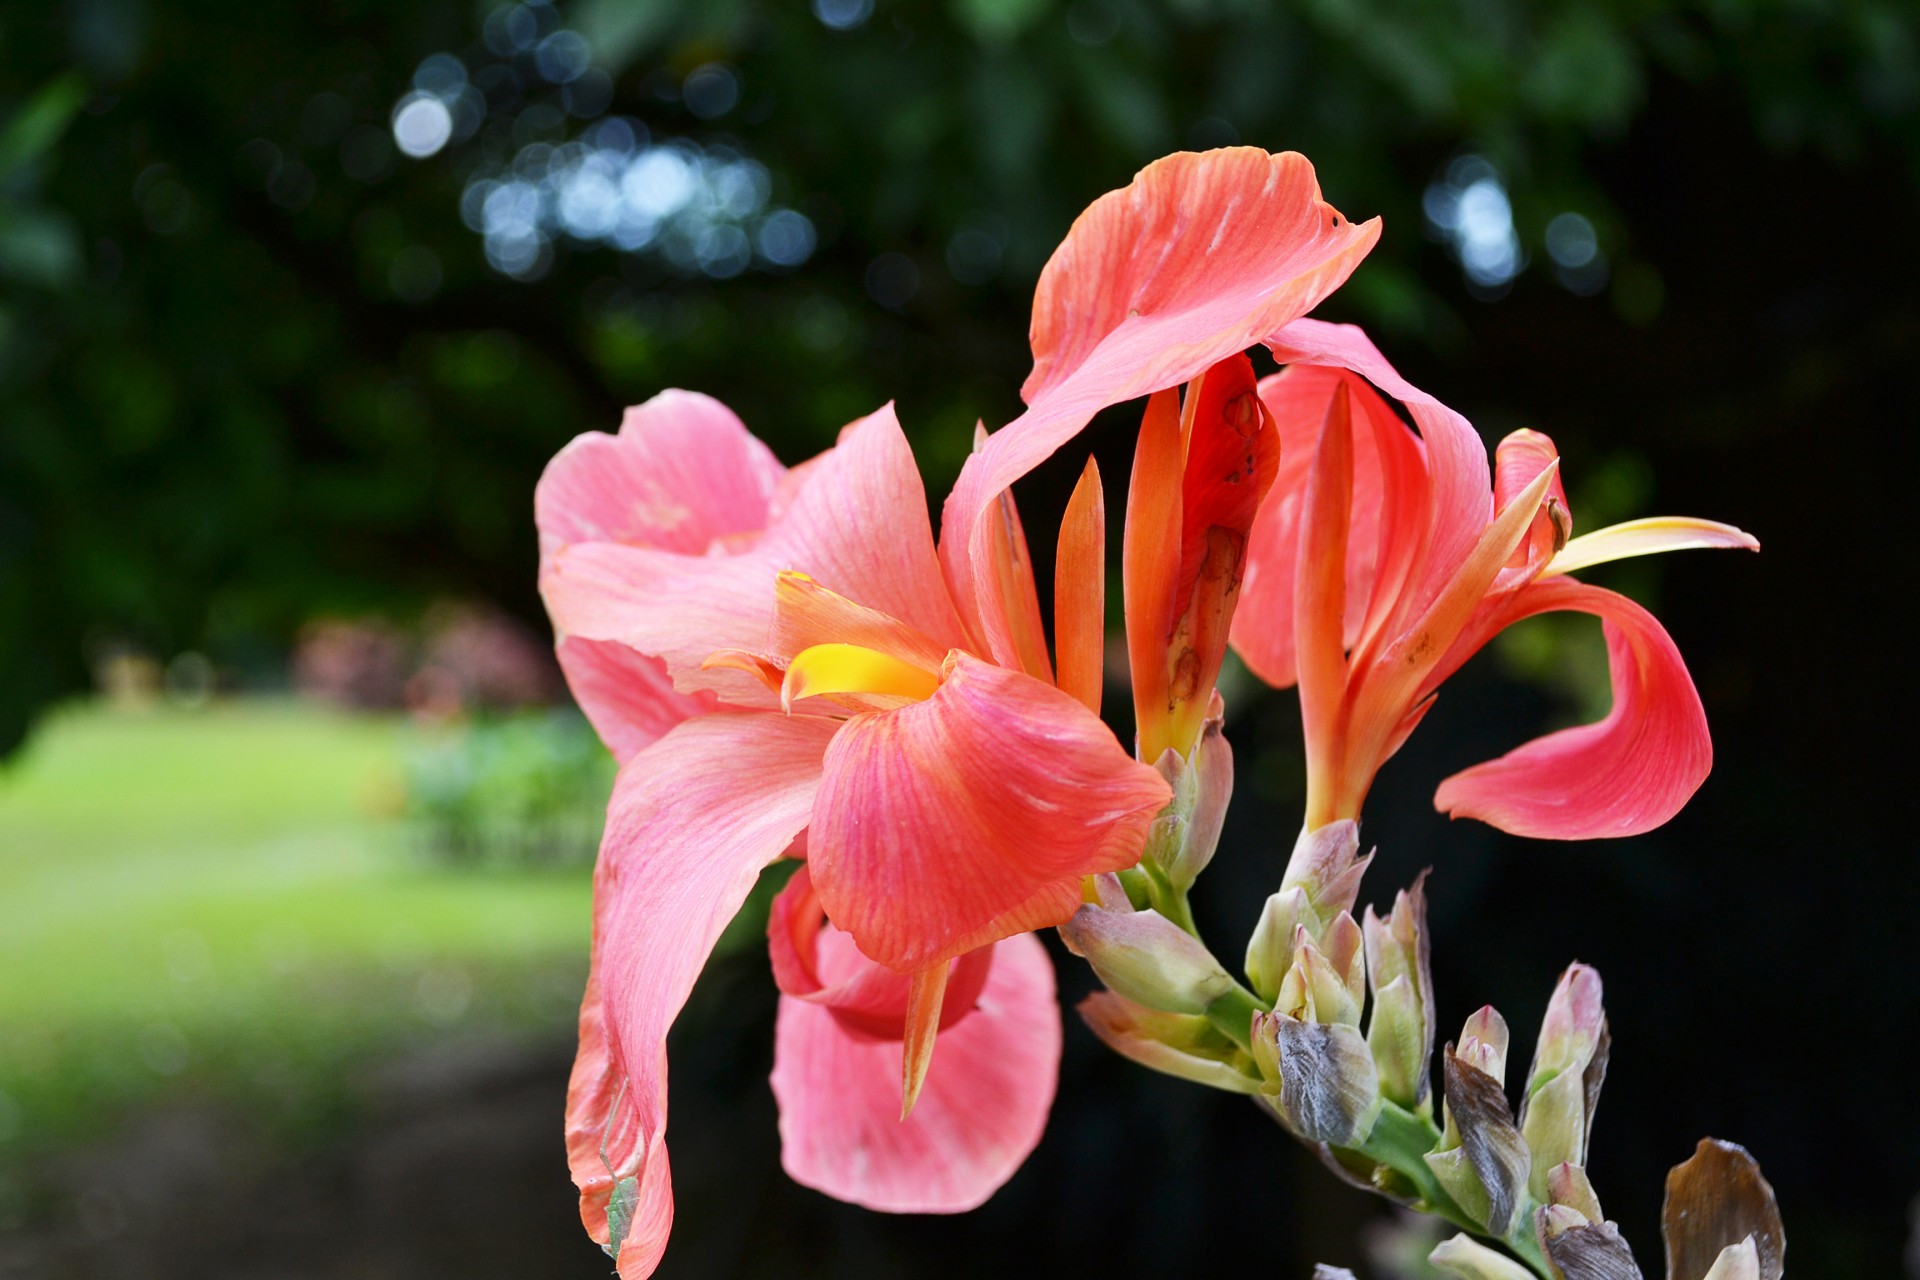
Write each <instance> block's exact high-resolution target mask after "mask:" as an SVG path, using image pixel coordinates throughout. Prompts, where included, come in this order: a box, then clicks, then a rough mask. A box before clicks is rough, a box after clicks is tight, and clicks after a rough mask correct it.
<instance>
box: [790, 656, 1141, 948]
mask: <svg viewBox="0 0 1920 1280" xmlns="http://www.w3.org/2000/svg"><path fill="white" fill-rule="evenodd" d="M1170 795H1171V793H1170V792H1169V790H1168V788H1167V784H1166V783H1165V782H1164V781H1162V779H1161V778H1160V775H1159V774H1157V773H1155V772H1154V771H1153V770H1152V769H1150V768H1148V767H1147V766H1146V765H1143V764H1140V763H1139V762H1137V761H1135V760H1134V759H1132V758H1131V757H1130V756H1129V755H1128V754H1127V753H1126V752H1125V751H1124V750H1122V749H1121V746H1120V744H1119V742H1117V741H1116V740H1115V739H1114V736H1113V733H1112V731H1111V730H1109V729H1108V728H1107V727H1106V726H1105V725H1104V724H1102V723H1101V722H1100V720H1099V718H1098V717H1096V716H1094V715H1093V714H1092V713H1090V712H1089V711H1088V710H1087V709H1086V708H1085V707H1083V706H1082V705H1080V703H1079V702H1078V701H1076V700H1075V699H1074V698H1072V697H1071V696H1069V695H1067V694H1064V693H1061V692H1060V691H1059V690H1058V689H1055V688H1053V687H1052V686H1051V685H1047V684H1044V683H1042V682H1041V681H1039V680H1035V679H1033V678H1032V677H1031V676H1027V675H1024V674H1021V673H1019V672H1013V671H1008V670H1005V669H1004V668H1001V667H995V666H992V665H990V664H988V663H985V662H982V661H980V660H978V659H976V658H973V657H971V656H969V655H967V654H964V653H956V654H955V655H953V657H952V658H950V659H949V665H948V670H947V675H946V678H945V680H944V681H942V683H941V685H940V688H939V690H938V691H937V692H935V693H934V695H933V697H931V698H930V699H928V700H927V701H925V702H921V703H917V704H915V705H912V706H908V707H902V708H900V709H899V710H895V711H888V712H882V713H874V714H868V715H861V716H856V717H854V718H853V719H852V720H850V721H848V722H847V724H846V726H845V727H844V728H843V729H842V730H841V731H840V733H839V734H838V735H837V736H836V737H835V738H834V741H833V745H832V746H831V747H829V748H828V751H827V762H826V772H825V776H824V777H823V779H822V781H821V787H820V795H819V800H818V802H817V803H816V804H815V807H814V814H813V824H812V828H811V831H810V833H809V836H808V859H809V867H810V869H811V871H812V874H813V883H814V887H815V889H816V890H817V891H818V892H819V894H820V900H821V903H822V904H823V905H824V906H825V908H826V912H827V915H828V916H829V917H831V918H832V920H833V922H834V923H835V924H836V925H838V926H839V927H840V928H841V929H843V930H845V931H846V932H848V933H849V934H851V935H852V936H853V938H854V940H855V942H856V943H858V944H859V947H860V949H861V951H863V952H864V953H865V954H866V955H868V956H869V957H871V958H872V959H874V960H877V961H879V962H880V963H881V964H884V965H886V966H888V967H889V968H892V969H895V970H898V971H899V972H901V973H913V972H916V971H918V970H921V969H924V968H926V967H928V966H929V965H932V964H934V963H936V962H938V961H940V960H943V959H947V958H949V957H951V956H956V955H959V954H961V953H962V952H965V951H970V950H972V949H973V948H975V947H978V946H984V945H985V944H987V943H989V942H992V941H994V940H995V939H996V938H1002V937H1007V936H1009V935H1011V934H1013V933H1020V932H1025V931H1027V930H1030V929H1037V928H1043V927H1046V926H1048V925H1052V924H1057V923H1059V922H1060V921H1061V920H1064V919H1066V918H1067V917H1068V916H1070V915H1071V914H1072V913H1073V911H1074V910H1075V909H1076V908H1077V906H1078V902H1079V878H1080V877H1081V876H1082V875H1086V874H1090V873H1094V872H1099V871H1115V870H1119V869H1120V868H1122V867H1129V866H1132V865H1133V863H1134V862H1135V861H1136V860H1137V859H1138V857H1139V853H1140V846H1141V842H1142V841H1143V840H1144V839H1145V836H1146V830H1147V826H1148V824H1149V823H1150V822H1151V821H1152V819H1153V816H1154V814H1156V813H1158V812H1159V811H1160V809H1161V808H1163V807H1164V806H1165V805H1166V803H1167V801H1168V799H1169V798H1170Z"/></svg>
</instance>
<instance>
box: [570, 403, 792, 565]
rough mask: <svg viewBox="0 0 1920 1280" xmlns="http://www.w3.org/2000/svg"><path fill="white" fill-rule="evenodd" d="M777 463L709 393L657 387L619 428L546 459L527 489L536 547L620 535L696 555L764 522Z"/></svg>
mask: <svg viewBox="0 0 1920 1280" xmlns="http://www.w3.org/2000/svg"><path fill="white" fill-rule="evenodd" d="M785 470H786V469H785V468H784V467H782V466H781V465H780V462H779V460H778V459H776V458H775V457H774V456H773V451H772V450H770V449H768V448H767V446H766V445H764V444H762V443H760V441H758V440H756V439H754V437H753V436H752V435H751V434H749V433H748V431H747V429H746V427H745V426H743V425H741V422H740V419H739V418H737V417H735V416H734V414H733V411H732V410H731V409H728V408H727V407H726V406H725V405H723V404H721V403H720V402H719V401H718V400H714V399H712V398H711V397H709V396H703V395H700V394H698V393H696V392H692V391H662V392H661V393H660V394H659V395H657V396H655V397H654V398H653V399H651V400H649V401H647V402H646V403H645V404H643V405H636V406H634V407H633V408H631V409H628V410H627V416H626V418H625V419H624V420H623V421H622V422H621V424H620V434H619V435H617V436H610V435H607V434H605V433H603V432H599V431H590V432H588V433H587V434H585V435H582V436H578V437H575V439H574V440H573V442H572V443H571V444H569V445H567V447H566V448H564V449H562V450H561V451H560V452H559V453H558V454H556V455H555V456H554V459H553V461H552V462H550V463H548V464H547V469H546V472H545V473H544V474H543V475H541V477H540V483H539V485H538V486H536V487H535V489H534V491H533V511H534V521H535V523H536V524H538V525H539V527H540V546H541V550H542V551H543V552H544V551H547V550H550V549H551V548H552V547H554V546H558V545H560V544H562V543H568V542H619V543H625V544H627V545H629V546H636V547H659V548H661V549H662V550H665V551H679V552H684V553H687V554H691V555H699V554H702V553H704V552H705V551H706V550H707V548H708V547H709V546H711V545H712V544H713V543H714V542H715V541H716V540H718V539H721V538H725V537H728V536H729V535H733V534H738V533H745V532H757V531H758V530H760V529H762V528H764V527H765V526H766V522H767V503H768V501H769V500H770V499H771V497H772V496H773V492H774V488H775V486H776V485H778V483H779V481H780V477H781V474H782V473H783V472H784V471H785Z"/></svg>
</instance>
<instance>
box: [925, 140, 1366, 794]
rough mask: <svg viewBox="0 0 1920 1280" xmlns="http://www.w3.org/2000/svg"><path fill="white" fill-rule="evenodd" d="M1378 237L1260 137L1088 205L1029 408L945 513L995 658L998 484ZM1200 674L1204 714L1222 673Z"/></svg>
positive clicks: (1070, 235)
mask: <svg viewBox="0 0 1920 1280" xmlns="http://www.w3.org/2000/svg"><path fill="white" fill-rule="evenodd" d="M1379 238H1380V220H1379V219H1377V218H1375V219H1372V220H1371V221H1368V222H1365V223H1361V224H1359V225H1355V224H1354V223H1352V222H1349V221H1347V219H1345V218H1344V217H1342V216H1341V214H1340V212H1339V210H1337V209H1335V208H1334V207H1333V206H1332V205H1330V204H1328V203H1326V201H1324V200H1322V199H1321V198H1320V186H1319V183H1318V182H1317V181H1316V180H1315V178H1314V173H1313V166H1312V165H1311V164H1309V163H1308V162H1307V160H1306V158H1305V157H1304V156H1301V155H1298V154H1296V153H1294V152H1285V153H1282V154H1278V155H1270V154H1268V153H1267V152H1265V151H1262V150H1260V149H1259V148H1257V147H1229V148H1225V149H1222V150H1218V151H1206V152H1199V153H1194V152H1182V153H1179V154H1177V155H1171V156H1167V157H1165V158H1163V159H1160V160H1156V161H1154V162H1153V163H1152V164H1150V165H1148V166H1147V167H1146V168H1144V169H1142V170H1141V171H1140V172H1139V174H1138V175H1136V176H1135V178H1134V180H1133V181H1132V183H1130V184H1129V185H1128V186H1126V187H1125V188H1123V189H1121V190H1119V191H1113V192H1109V193H1108V194H1106V195H1104V196H1101V197H1100V198H1099V199H1098V200H1096V201H1094V202H1093V204H1092V205H1090V206H1089V207H1088V208H1087V210H1086V211H1085V212H1084V213H1082V214H1081V215H1080V217H1079V218H1078V219H1077V220H1076V221H1075V222H1074V224H1073V227H1072V229H1071V230H1069V231H1068V232H1067V238H1066V239H1065V240H1064V241H1062V242H1061V245H1060V247H1059V248H1058V249H1056V250H1054V253H1053V256H1052V257H1051V258H1050V259H1048V261H1047V265H1046V268H1045V269H1044V270H1043V271H1042V272H1041V274H1040V283H1039V287H1038V289H1037V290H1036V291H1035V293H1034V299H1033V323H1032V328H1031V335H1030V336H1031V339H1032V345H1033V372H1032V373H1031V374H1029V375H1028V376H1027V380H1026V383H1025V385H1024V386H1022V387H1021V389H1020V394H1021V396H1022V398H1023V399H1025V401H1026V403H1027V410H1026V412H1025V413H1023V414H1021V415H1020V416H1019V417H1018V418H1016V419H1014V421H1012V422H1011V423H1009V424H1007V425H1006V426H1005V427H1003V428H1002V429H1001V430H999V431H997V432H995V433H994V434H993V435H992V436H990V437H989V438H988V439H987V440H986V442H985V444H984V445H983V447H982V448H981V449H980V450H979V451H978V452H976V453H975V454H974V456H973V457H972V458H970V459H968V461H967V465H966V467H965V468H964V469H963V470H962V471H961V473H960V479H959V482H958V483H957V484H955V485H954V489H953V493H952V494H951V495H949V497H948V498H947V503H946V507H945V510H944V514H943V515H942V517H941V542H940V557H941V563H942V565H943V566H944V568H945V570H946V574H947V581H948V583H949V585H950V586H951V587H952V588H953V594H954V601H955V604H956V606H957V607H958V608H959V609H960V611H961V613H962V615H963V617H965V619H966V621H967V625H968V627H969V628H970V629H971V630H972V631H973V632H974V633H975V634H977V635H979V636H981V637H982V638H983V639H985V640H986V642H987V644H988V646H989V649H990V651H991V653H992V654H993V656H994V657H995V659H996V660H998V661H1001V662H1006V661H1009V660H1010V655H1012V654H1013V653H1014V652H1015V651H1016V647H1017V646H1016V642H1015V631H1014V626H1013V624H1012V620H1011V619H1010V618H1009V615H1008V612H1007V609H1006V605H1005V602H1004V601H1003V600H1002V599H1001V598H1000V597H999V596H997V595H996V594H995V593H994V592H992V591H991V590H987V591H982V590H979V589H977V588H976V585H975V584H976V582H977V581H978V580H979V579H978V575H977V574H976V572H975V569H974V566H975V565H976V564H979V563H981V562H983V561H987V560H990V559H992V557H993V555H994V554H995V552H994V548H995V546H996V539H997V538H998V537H999V534H998V532H997V529H998V527H999V524H1000V522H999V521H997V520H996V519H994V518H993V516H992V511H993V507H994V504H995V503H996V502H997V501H998V500H999V495H1001V494H1002V493H1004V492H1005V491H1006V490H1007V488H1008V487H1009V486H1010V485H1012V484H1013V483H1014V481H1016V480H1018V479H1019V478H1020V477H1021V476H1024V475H1025V474H1027V472H1029V471H1031V470H1032V469H1033V468H1034V467H1036V466H1038V465H1039V464H1040V463H1041V462H1042V461H1043V460H1045V459H1046V458H1047V457H1048V456H1049V455H1050V454H1052V453H1053V452H1054V450H1056V449H1058V448H1059V447H1060V446H1061V445H1063V444H1065V443H1066V442H1067V441H1068V440H1070V439H1072V438H1073V436H1074V435H1075V434H1077V433H1078V432H1079V431H1080V429H1081V428H1083V427H1084V426H1086V425H1087V423H1088V422H1089V421H1091V420H1092V418H1093V416H1094V415H1095V414H1096V413H1098V412H1100V410H1102V409H1104V408H1107V407H1108V406H1111V405H1116V404H1121V403H1124V402H1125V401H1128V400H1134V399H1138V398H1139V397H1142V396H1148V395H1152V394H1153V393H1155V392H1162V391H1166V390H1168V389H1169V388H1173V387H1178V386H1181V385H1182V384H1186V383H1191V382H1194V381H1195V380H1196V379H1201V378H1202V377H1203V375H1206V374H1207V373H1208V371H1209V370H1211V369H1213V368H1214V367H1215V366H1217V365H1219V364H1220V363H1221V362H1222V361H1225V360H1228V359H1229V358H1232V357H1237V356H1240V355H1241V354H1242V353H1243V352H1245V351H1246V350H1247V349H1248V348H1249V347H1252V346H1255V345H1257V344H1259V343H1263V342H1265V341H1267V340H1268V339H1269V338H1270V337H1271V336H1273V335H1274V334H1276V333H1278V332H1279V331H1280V330H1281V329H1282V327H1284V326H1285V325H1287V324H1288V323H1289V322H1291V321H1293V320H1295V319H1297V318H1298V317H1300V316H1302V315H1305V314H1306V313H1307V312H1308V311H1310V310H1312V309H1313V308H1314V307H1315V306H1317V305H1319V303H1320V301H1321V300H1322V299H1323V298H1325V297H1326V296H1327V295H1328V294H1330V293H1332V292H1333V291H1334V290H1335V289H1337V288H1339V287H1340V285H1341V284H1342V283H1343V282H1344V281H1345V280H1346V278H1347V277H1348V276H1349V275H1350V274H1352V272H1353V269H1354V267H1356V266H1357V265H1359V262H1360V260H1361V259H1362V258H1364V257H1365V256H1366V255H1367V251H1368V250H1370V249H1371V248H1373V245H1374V242H1375V241H1376V240H1378V239H1379ZM1136 474H1138V473H1137V472H1136ZM1255 500H1256V501H1257V497H1256V499H1255ZM1131 577H1132V574H1131V571H1130V572H1129V578H1130V579H1131ZM1176 585H1187V581H1186V579H1185V577H1184V575H1183V577H1182V579H1181V582H1180V583H1179V584H1176ZM1187 603H1188V601H1187V600H1185V599H1182V600H1181V601H1180V608H1181V610H1182V611H1184V610H1185V608H1186V605H1187ZM1229 607H1230V606H1229ZM1132 608H1133V606H1132V605H1131V604H1130V605H1129V609H1130V610H1131V609H1132ZM1183 616H1184V615H1183ZM1221 620H1222V621H1224V617H1223V618H1222V619H1221ZM1197 687H1201V688H1202V692H1200V694H1199V696H1198V702H1199V705H1200V708H1201V712H1202V713H1204V709H1205V706H1206V702H1207V690H1209V689H1210V687H1211V682H1210V681H1209V682H1207V684H1206V685H1205V686H1197ZM1157 714H1158V713H1157ZM1173 719H1174V720H1176V721H1179V725H1178V731H1179V732H1180V733H1185V732H1186V730H1187V729H1188V728H1190V727H1191V725H1190V724H1189V723H1188V721H1189V720H1190V719H1191V717H1190V715H1188V714H1187V713H1184V712H1183V713H1180V714H1174V715H1173ZM1168 728H1169V730H1170V731H1172V730H1173V729H1174V728H1175V726H1173V725H1169V726H1168ZM1142 749H1143V752H1144V751H1146V750H1150V748H1149V747H1147V746H1146V745H1144V741H1143V748H1142ZM1144 758H1145V759H1147V760H1153V759H1156V758H1157V757H1156V756H1155V755H1145V756H1144Z"/></svg>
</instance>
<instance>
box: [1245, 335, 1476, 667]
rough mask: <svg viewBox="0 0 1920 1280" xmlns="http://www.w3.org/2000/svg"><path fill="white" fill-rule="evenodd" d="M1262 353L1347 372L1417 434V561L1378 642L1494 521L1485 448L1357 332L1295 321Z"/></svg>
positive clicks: (1434, 591) (1430, 596)
mask: <svg viewBox="0 0 1920 1280" xmlns="http://www.w3.org/2000/svg"><path fill="white" fill-rule="evenodd" d="M1267 345H1268V347H1270V348H1271V349H1272V351H1273V356H1274V359H1276V360H1278V361H1280V362H1281V363H1282V364H1312V365H1329V366H1332V367H1335V368H1342V369H1350V370H1352V371H1353V372H1355V373H1357V374H1359V375H1360V376H1361V377H1363V378H1365V379H1366V380H1367V381H1369V382H1371V383H1373V385H1374V386H1376V387H1379V388H1380V389H1381V390H1382V391H1384V392H1386V393H1387V394H1388V395H1390V396H1393V397H1394V398H1395V399H1397V400H1399V401H1400V402H1401V403H1402V404H1404V405H1405V406H1406V407H1407V411H1408V412H1409V413H1410V414H1412V415H1413V422H1414V425H1415V426H1416V427H1418V428H1419V429H1420V438H1421V441H1422V443H1423V446H1424V450H1425V453H1426V458H1427V474H1428V477H1429V480H1428V488H1429V494H1428V499H1427V503H1426V506H1425V509H1426V512H1427V519H1428V526H1427V530H1426V533H1425V535H1424V539H1423V541H1424V546H1423V549H1422V554H1421V556H1420V559H1419V562H1418V563H1417V564H1416V565H1414V566H1413V567H1412V568H1411V570H1410V572H1409V574H1408V577H1407V580H1406V586H1405V588H1404V589H1402V590H1400V591H1399V592H1397V593H1395V598H1394V608H1393V611H1392V613H1391V615H1390V616H1388V617H1385V618H1383V619H1382V620H1381V621H1380V623H1379V625H1378V627H1377V628H1376V627H1372V626H1370V627H1369V628H1368V630H1369V631H1370V632H1372V633H1374V634H1376V635H1381V636H1386V635H1390V634H1393V633H1396V632H1398V631H1399V630H1401V629H1402V628H1403V627H1404V626H1405V625H1406V624H1407V623H1410V622H1412V621H1413V619H1415V618H1417V617H1418V616H1419V615H1420V614H1421V613H1423V612H1425V611H1426V608H1427V606H1428V605H1430V604H1432V603H1433V601H1434V599H1435V597H1437V596H1438V595H1439V594H1440V592H1441V591H1442V590H1443V589H1444V588H1445V587H1446V584H1447V582H1448V581H1449V580H1450V579H1452V577H1453V576H1454V574H1455V572H1457V571H1458V569H1459V568H1460V566H1461V565H1462V564H1463V563H1465V561H1466V558H1467V556H1468V555H1470V554H1471V553H1472V551H1473V548H1474V544H1475V543H1476V542H1478V541H1479V538H1480V533H1481V531H1482V530H1483V529H1485V528H1486V527H1487V521H1488V520H1490V519H1491V518H1492V516H1493V493H1492V483H1491V477H1490V475H1489V474H1488V469H1487V447H1486V445H1485V443H1483V442H1482V441H1481V439H1480V434H1479V432H1477V431H1475V430H1474V429H1473V425H1472V424H1471V423H1469V422H1468V421H1467V420H1466V419H1465V418H1463V417H1461V416H1460V415H1459V414H1457V413H1455V412H1454V411H1453V410H1451V409H1449V408H1447V407H1446V406H1445V405H1443V404H1441V403H1440V402H1439V401H1438V400H1436V399H1434V398H1433V397H1432V396H1430V395H1428V394H1427V393H1426V392H1424V391H1422V390H1420V389H1419V388H1418V387H1415V386H1414V385H1413V384H1411V383H1409V382H1408V381H1407V380H1406V379H1404V378H1402V377H1401V376H1400V375H1399V374H1398V373H1396V372H1395V371H1394V369H1393V366H1392V365H1390V364H1388V363H1387V361H1386V357H1384V356H1382V355H1381V354H1380V352H1379V349H1378V348H1376V347H1375V346H1374V345H1373V342H1372V340H1371V339H1369V338H1368V337H1367V335H1366V333H1365V332H1364V331H1363V330H1361V328H1360V327H1359V326H1358V325H1351V324H1327V323H1325V322H1324V321H1320V320H1296V321H1294V322H1293V323H1292V324H1289V325H1287V326H1286V327H1285V328H1284V329H1281V330H1279V331H1277V332H1276V333H1274V334H1273V335H1272V337H1270V338H1269V339H1268V340H1267Z"/></svg>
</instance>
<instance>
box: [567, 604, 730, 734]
mask: <svg viewBox="0 0 1920 1280" xmlns="http://www.w3.org/2000/svg"><path fill="white" fill-rule="evenodd" d="M555 652H556V653H557V654H558V656H559V659H560V670H561V671H562V672H564V673H565V675H566V677H567V687H568V688H569V689H571V690H572V691H573V698H574V701H575V702H578V703H579V704H580V709H581V710H582V711H584V712H586V714H587V719H588V720H590V721H592V723H593V728H594V731H595V732H596V733H598V734H599V735H600V741H602V742H604V743H606V744H607V750H609V751H611V752H613V758H614V759H615V760H618V761H619V762H620V763H621V764H625V763H626V762H627V761H628V760H629V759H631V758H632V756H633V754H634V753H635V752H637V751H639V750H640V749H641V748H643V747H646V746H648V745H650V744H651V743H652V742H653V741H654V740H655V739H657V738H658V737H659V736H660V735H661V734H663V733H665V732H666V731H667V730H669V729H671V728H673V726H675V725H676V724H679V723H680V722H681V721H682V720H685V719H687V718H688V717H689V716H696V715H699V714H701V713H702V712H706V711H711V710H713V709H714V708H715V707H716V706H717V705H718V703H717V700H716V699H715V698H714V697H713V695H711V694H705V693H701V694H686V693H679V692H677V691H676V690H675V689H674V687H673V680H672V678H671V677H669V676H668V675H667V668H666V664H665V663H663V662H661V661H660V660H659V659H658V658H649V657H647V656H646V655H645V654H642V653H636V652H635V651H634V650H632V649H629V648H628V647H627V646H626V645H623V644H618V643H616V642H614V641H610V640H587V639H583V638H581V637H580V636H568V637H567V638H566V639H563V640H562V641H561V642H560V643H559V645H558V646H557V648H556V650H555Z"/></svg>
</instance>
